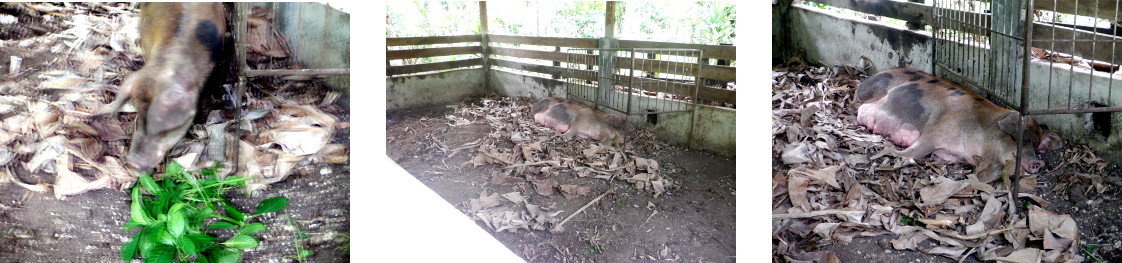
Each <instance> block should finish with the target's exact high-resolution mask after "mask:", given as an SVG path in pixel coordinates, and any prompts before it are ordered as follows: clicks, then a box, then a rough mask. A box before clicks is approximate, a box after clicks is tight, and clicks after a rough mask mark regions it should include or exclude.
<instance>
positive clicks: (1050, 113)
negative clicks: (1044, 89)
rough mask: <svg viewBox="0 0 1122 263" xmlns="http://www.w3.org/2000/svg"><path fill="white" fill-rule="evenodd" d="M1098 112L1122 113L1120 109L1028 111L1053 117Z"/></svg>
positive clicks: (1032, 113)
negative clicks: (1055, 115) (1054, 115)
mask: <svg viewBox="0 0 1122 263" xmlns="http://www.w3.org/2000/svg"><path fill="white" fill-rule="evenodd" d="M1098 112H1122V107H1088V108H1081V109H1046V110H1032V111H1029V112H1028V114H1030V115H1053V114H1073V113H1098Z"/></svg>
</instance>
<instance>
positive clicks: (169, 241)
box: [153, 223, 175, 245]
mask: <svg viewBox="0 0 1122 263" xmlns="http://www.w3.org/2000/svg"><path fill="white" fill-rule="evenodd" d="M157 226H159V227H158V228H153V230H155V231H157V232H156V233H155V236H154V238H156V239H155V240H153V241H156V242H157V243H160V244H166V245H175V237H174V236H172V235H171V233H169V232H168V229H167V227H166V226H165V225H164V224H163V223H160V224H158V225H157Z"/></svg>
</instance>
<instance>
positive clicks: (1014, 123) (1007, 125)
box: [997, 111, 1021, 138]
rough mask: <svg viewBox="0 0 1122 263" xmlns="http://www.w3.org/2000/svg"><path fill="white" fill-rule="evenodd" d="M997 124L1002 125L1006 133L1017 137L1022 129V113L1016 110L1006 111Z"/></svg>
mask: <svg viewBox="0 0 1122 263" xmlns="http://www.w3.org/2000/svg"><path fill="white" fill-rule="evenodd" d="M997 126H998V127H1001V130H1002V131H1004V132H1005V134H1009V135H1010V136H1013V137H1014V138H1016V137H1017V131H1018V130H1020V129H1021V114H1020V113H1017V112H1015V111H1011V112H1009V113H1006V114H1005V115H1004V116H1001V119H998V120H997Z"/></svg>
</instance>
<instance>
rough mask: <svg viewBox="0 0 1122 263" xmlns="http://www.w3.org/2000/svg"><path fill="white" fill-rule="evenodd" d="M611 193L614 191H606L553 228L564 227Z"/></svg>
mask: <svg viewBox="0 0 1122 263" xmlns="http://www.w3.org/2000/svg"><path fill="white" fill-rule="evenodd" d="M611 192H612V189H608V191H605V192H604V193H603V194H600V196H597V197H596V198H593V199H592V201H588V204H585V205H584V206H582V207H581V208H580V209H577V211H576V212H573V214H571V215H569V217H566V218H565V220H561V223H557V225H556V226H554V227H553V228H555V229H559V228H561V226H562V225H564V224H565V222H569V219H573V217H574V216H576V215H577V214H580V212H582V211H584V209H585V208H588V207H589V206H592V204H594V203H596V201H600V198H603V197H604V196H605V195H608V193H611Z"/></svg>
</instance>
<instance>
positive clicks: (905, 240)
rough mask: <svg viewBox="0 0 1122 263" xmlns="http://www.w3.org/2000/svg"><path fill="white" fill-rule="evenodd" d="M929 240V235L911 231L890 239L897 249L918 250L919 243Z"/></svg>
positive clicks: (893, 246)
mask: <svg viewBox="0 0 1122 263" xmlns="http://www.w3.org/2000/svg"><path fill="white" fill-rule="evenodd" d="M924 240H927V236H925V235H923V234H920V233H909V234H906V235H903V236H900V237H898V238H896V239H893V240H892V241H890V242H891V243H892V248H895V249H896V250H916V249H918V248H919V243H920V242H923V241H924Z"/></svg>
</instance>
